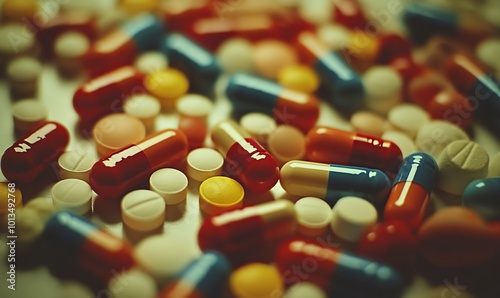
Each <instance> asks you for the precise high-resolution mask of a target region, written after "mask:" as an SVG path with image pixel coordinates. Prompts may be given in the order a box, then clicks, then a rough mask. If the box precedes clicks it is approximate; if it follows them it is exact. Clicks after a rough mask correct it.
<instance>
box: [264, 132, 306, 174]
mask: <svg viewBox="0 0 500 298" xmlns="http://www.w3.org/2000/svg"><path fill="white" fill-rule="evenodd" d="M267 147H268V148H269V153H271V154H272V155H273V156H274V157H275V158H276V160H277V161H278V163H279V164H280V165H283V164H285V163H287V162H288V161H290V160H293V159H302V158H303V157H304V155H305V154H306V137H305V136H304V134H303V133H302V132H301V131H300V130H298V129H297V128H295V127H293V126H290V125H280V126H278V127H277V128H276V129H275V130H274V131H273V132H272V133H271V134H270V135H269V138H268V139H267Z"/></svg>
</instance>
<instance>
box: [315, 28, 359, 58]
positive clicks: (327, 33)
mask: <svg viewBox="0 0 500 298" xmlns="http://www.w3.org/2000/svg"><path fill="white" fill-rule="evenodd" d="M316 35H317V36H318V38H319V39H320V40H321V41H322V42H323V43H324V44H326V45H327V46H328V48H330V50H332V51H335V50H342V49H345V48H346V46H347V43H348V42H349V41H350V40H351V33H350V31H349V30H347V29H346V28H345V27H344V26H340V25H338V24H331V23H330V24H323V25H321V26H318V28H317V29H316Z"/></svg>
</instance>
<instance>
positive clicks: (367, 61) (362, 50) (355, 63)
mask: <svg viewBox="0 0 500 298" xmlns="http://www.w3.org/2000/svg"><path fill="white" fill-rule="evenodd" d="M350 37H351V38H350V40H349V41H348V43H347V45H346V47H345V48H344V49H343V57H347V58H346V59H348V61H349V65H350V66H351V67H352V68H354V69H356V70H357V71H358V72H359V73H364V72H366V71H367V70H368V69H370V68H371V67H374V66H375V65H376V62H377V58H378V52H379V50H380V48H381V46H380V42H379V40H378V38H377V37H376V36H368V35H366V34H364V33H363V32H361V31H355V32H354V33H353V34H352V35H351V36H350Z"/></svg>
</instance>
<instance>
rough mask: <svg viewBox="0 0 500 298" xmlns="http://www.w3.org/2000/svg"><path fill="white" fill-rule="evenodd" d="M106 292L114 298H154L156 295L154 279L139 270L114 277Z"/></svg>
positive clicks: (132, 270)
mask: <svg viewBox="0 0 500 298" xmlns="http://www.w3.org/2000/svg"><path fill="white" fill-rule="evenodd" d="M108 290H109V292H111V294H112V297H114V298H132V297H141V298H156V297H157V294H158V289H157V285H156V283H155V281H154V279H153V278H152V277H151V276H149V275H148V274H147V273H145V272H143V271H142V270H139V269H131V270H128V271H124V272H122V273H119V274H116V275H114V276H113V278H112V279H111V280H110V281H109V283H108Z"/></svg>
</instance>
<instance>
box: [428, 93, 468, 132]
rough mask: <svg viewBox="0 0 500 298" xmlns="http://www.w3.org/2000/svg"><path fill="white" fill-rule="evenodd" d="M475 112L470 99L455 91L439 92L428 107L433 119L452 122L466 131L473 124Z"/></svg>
mask: <svg viewBox="0 0 500 298" xmlns="http://www.w3.org/2000/svg"><path fill="white" fill-rule="evenodd" d="M473 111H474V108H473V107H472V104H471V102H470V101H469V99H468V98H467V97H465V96H463V95H462V94H460V93H458V92H457V91H455V90H453V89H448V90H443V91H441V92H439V93H438V94H436V96H434V98H433V99H432V101H431V102H430V103H429V104H428V105H427V112H429V115H430V116H431V118H432V119H443V120H446V121H450V122H452V123H454V124H455V125H457V126H460V127H461V128H464V129H465V128H467V127H469V126H470V125H471V124H472V112H473Z"/></svg>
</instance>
